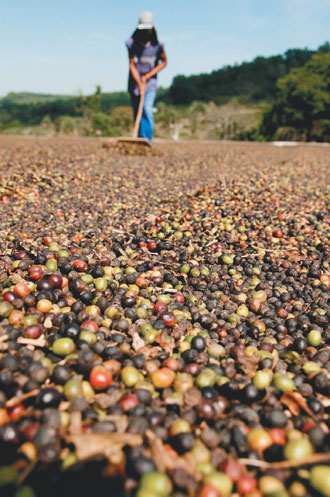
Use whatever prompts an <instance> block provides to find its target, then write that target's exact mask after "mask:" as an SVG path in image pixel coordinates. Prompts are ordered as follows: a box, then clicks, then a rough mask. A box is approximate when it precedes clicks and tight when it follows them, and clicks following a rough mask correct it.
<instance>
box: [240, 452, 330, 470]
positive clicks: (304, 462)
mask: <svg viewBox="0 0 330 497" xmlns="http://www.w3.org/2000/svg"><path fill="white" fill-rule="evenodd" d="M239 462H240V463H241V464H244V465H246V466H254V467H255V468H261V469H290V468H299V467H300V466H308V465H311V464H317V463H321V462H330V452H325V453H321V454H313V455H312V456H310V457H306V458H305V459H300V460H297V461H278V462H267V461H259V460H258V459H247V458H242V459H239Z"/></svg>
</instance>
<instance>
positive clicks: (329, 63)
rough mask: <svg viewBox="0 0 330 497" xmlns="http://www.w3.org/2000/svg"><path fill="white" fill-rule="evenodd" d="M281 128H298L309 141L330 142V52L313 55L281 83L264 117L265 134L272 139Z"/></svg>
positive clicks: (300, 134)
mask: <svg viewBox="0 0 330 497" xmlns="http://www.w3.org/2000/svg"><path fill="white" fill-rule="evenodd" d="M280 127H291V128H295V129H296V130H297V133H298V136H299V137H300V139H305V140H307V141H310V140H318V141H324V140H329V139H330V136H329V128H330V53H317V54H315V55H313V57H312V58H311V59H310V60H309V61H308V62H307V63H306V64H305V65H304V66H303V67H301V68H295V69H292V70H291V71H290V72H289V73H288V74H287V75H286V76H284V77H283V78H280V79H279V80H278V82H277V94H276V100H275V103H274V105H273V106H272V108H271V109H270V111H269V112H267V113H266V114H265V116H264V120H263V123H262V127H261V132H262V133H263V134H264V136H265V137H266V138H267V139H272V138H273V137H274V134H275V133H276V130H277V129H278V128H280Z"/></svg>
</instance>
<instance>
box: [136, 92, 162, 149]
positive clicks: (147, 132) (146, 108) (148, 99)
mask: <svg viewBox="0 0 330 497" xmlns="http://www.w3.org/2000/svg"><path fill="white" fill-rule="evenodd" d="M155 98H156V90H149V91H147V92H146V94H145V95H144V102H143V112H142V117H141V123H140V129H139V137H140V138H148V140H150V141H151V140H152V135H153V132H154V113H153V110H152V109H153V107H154V102H155ZM131 102H132V107H133V110H134V119H135V118H136V114H137V111H138V108H139V102H140V96H139V95H131Z"/></svg>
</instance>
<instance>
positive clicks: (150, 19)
mask: <svg viewBox="0 0 330 497" xmlns="http://www.w3.org/2000/svg"><path fill="white" fill-rule="evenodd" d="M153 27H154V16H153V15H152V13H151V12H148V11H147V10H146V11H145V12H142V14H140V17H139V24H138V25H137V29H152V28H153Z"/></svg>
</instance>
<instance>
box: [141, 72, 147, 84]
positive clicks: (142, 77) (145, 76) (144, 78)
mask: <svg viewBox="0 0 330 497" xmlns="http://www.w3.org/2000/svg"><path fill="white" fill-rule="evenodd" d="M141 81H142V83H146V82H147V81H148V78H147V75H146V74H143V75H142V76H141Z"/></svg>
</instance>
